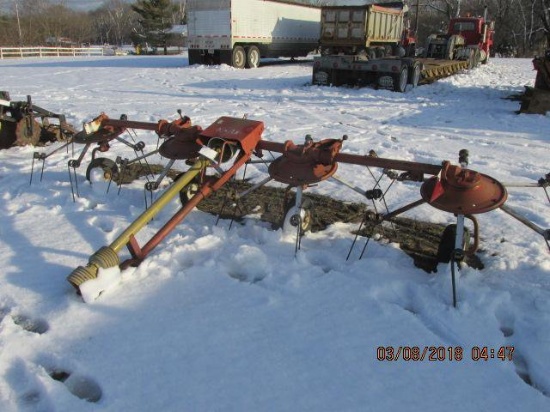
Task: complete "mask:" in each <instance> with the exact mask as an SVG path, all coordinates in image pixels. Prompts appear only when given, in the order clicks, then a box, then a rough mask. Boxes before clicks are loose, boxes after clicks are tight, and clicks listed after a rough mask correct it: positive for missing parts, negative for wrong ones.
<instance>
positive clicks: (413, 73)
mask: <svg viewBox="0 0 550 412" xmlns="http://www.w3.org/2000/svg"><path fill="white" fill-rule="evenodd" d="M420 76H421V68H420V65H419V64H418V63H413V65H412V66H411V67H409V78H408V83H409V84H410V85H411V86H412V87H413V88H414V87H417V86H418V83H419V82H420Z"/></svg>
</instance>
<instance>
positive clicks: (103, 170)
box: [86, 157, 118, 184]
mask: <svg viewBox="0 0 550 412" xmlns="http://www.w3.org/2000/svg"><path fill="white" fill-rule="evenodd" d="M117 175H118V166H117V165H116V163H115V162H113V161H112V160H111V159H107V158H106V157H96V158H95V159H93V160H92V161H91V162H90V164H89V165H88V168H87V169H86V180H88V181H89V182H90V183H92V184H93V183H94V182H102V181H103V182H106V181H111V180H115V178H116V177H117Z"/></svg>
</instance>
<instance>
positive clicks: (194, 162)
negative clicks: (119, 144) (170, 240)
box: [67, 113, 550, 306]
mask: <svg viewBox="0 0 550 412" xmlns="http://www.w3.org/2000/svg"><path fill="white" fill-rule="evenodd" d="M130 128H133V129H143V130H150V131H154V132H155V133H156V134H157V135H158V136H159V137H160V136H162V137H163V139H164V141H163V143H162V144H161V145H160V147H159V148H158V153H159V154H160V155H161V156H162V157H164V158H166V159H168V165H167V168H168V167H170V166H171V165H172V164H173V162H174V161H176V160H184V161H185V163H186V164H188V165H189V169H188V170H187V171H186V172H185V173H182V174H181V175H180V176H178V177H177V178H176V179H174V182H173V183H172V184H171V185H170V186H169V187H168V188H167V189H165V190H164V191H163V192H162V194H161V195H160V196H159V197H158V198H157V200H155V201H154V202H153V203H152V204H151V206H150V207H148V208H147V209H146V210H145V211H144V212H143V213H142V214H141V215H140V216H139V217H138V218H137V219H136V220H135V221H134V222H133V223H131V224H130V226H128V227H127V228H126V229H125V230H124V231H123V232H122V233H121V234H120V235H119V236H118V237H117V238H116V239H115V240H114V241H113V242H112V243H111V244H110V245H108V246H103V247H101V248H100V249H99V250H97V251H96V252H95V253H94V254H93V255H92V256H91V257H90V258H89V261H88V263H87V265H86V266H79V267H77V268H76V269H75V270H74V271H73V272H72V273H71V274H70V275H69V276H68V278H67V280H68V281H69V283H70V284H71V285H73V286H74V287H75V288H76V289H77V291H79V292H80V288H81V286H82V285H83V284H84V283H85V282H87V281H89V280H92V279H96V278H97V277H98V272H99V270H100V269H109V268H112V267H117V266H118V267H120V268H122V269H124V268H127V267H129V266H138V265H139V264H140V263H141V262H142V261H143V260H144V259H145V258H146V257H147V255H148V254H149V253H151V251H152V250H153V249H154V248H155V247H156V246H158V245H159V244H160V243H161V242H162V240H163V239H164V238H165V237H166V236H167V235H168V234H169V233H170V232H171V231H172V230H173V229H174V228H175V227H176V226H177V225H178V224H179V223H180V222H181V221H182V220H183V219H184V218H185V217H186V216H187V215H188V214H189V213H190V212H191V211H192V210H193V208H195V207H196V206H197V205H198V204H199V203H200V202H201V201H202V200H204V199H206V198H207V197H209V196H210V195H212V194H213V193H215V192H216V191H218V190H219V189H220V188H222V187H223V186H224V185H226V184H227V183H228V182H229V181H230V180H231V179H233V178H234V177H235V175H236V173H237V171H238V170H240V169H241V168H243V167H245V166H246V165H247V164H248V163H251V162H265V163H267V164H269V167H268V176H267V177H266V178H265V179H264V180H262V181H260V182H259V183H257V184H256V185H254V186H252V187H250V188H248V189H247V190H246V191H244V192H242V193H237V194H233V200H238V199H239V198H243V197H244V196H246V195H248V194H249V193H251V192H252V191H254V190H256V189H258V188H259V187H261V186H263V185H265V184H267V183H268V182H270V181H276V182H279V183H283V184H286V185H288V188H290V189H294V190H295V193H294V195H293V197H292V200H291V204H290V205H289V207H287V208H286V211H285V213H286V215H285V222H289V224H290V225H291V226H292V227H295V229H296V250H298V249H299V248H300V239H301V236H302V235H303V234H304V232H305V231H306V230H308V229H309V228H310V227H311V225H310V223H311V213H312V211H311V209H310V208H309V206H308V202H307V199H306V198H305V196H304V190H305V189H306V188H307V187H309V186H311V185H316V184H319V183H320V182H322V181H325V180H327V179H329V178H330V179H333V180H336V181H338V182H340V183H342V184H344V185H346V186H348V187H349V188H350V189H352V190H354V191H356V192H359V193H360V194H361V195H363V196H365V198H366V199H370V200H374V199H381V200H384V196H385V195H386V192H387V190H386V191H383V190H382V188H381V186H380V179H378V180H377V181H376V183H375V184H374V187H372V188H368V189H361V188H358V187H355V186H353V185H351V184H349V183H347V182H345V181H343V180H342V179H340V178H339V177H338V176H337V175H336V171H337V169H338V164H340V163H342V164H351V165H357V166H363V167H366V168H369V169H370V168H379V169H381V170H382V173H381V177H382V176H384V177H387V178H389V179H390V180H391V183H390V186H391V184H393V182H398V181H412V182H417V183H418V184H419V185H420V198H419V199H418V200H416V201H414V202H412V203H409V204H406V205H403V206H401V207H399V208H397V209H394V210H392V211H390V210H389V209H387V208H386V209H387V210H386V213H376V216H375V219H376V220H377V221H378V222H380V223H382V222H385V221H390V220H391V219H393V218H394V217H396V216H398V215H400V214H402V213H404V212H406V211H409V210H411V209H413V208H415V207H418V206H420V205H422V204H428V205H430V206H432V207H434V208H436V209H439V210H442V211H444V212H448V213H451V214H453V215H455V216H456V224H453V225H449V226H448V227H447V229H446V230H445V232H444V235H443V238H442V239H441V246H442V249H443V250H445V251H446V252H445V255H446V256H444V257H443V258H444V260H443V261H447V262H451V268H452V270H451V273H452V285H453V305H454V306H456V303H457V296H456V283H455V268H456V269H460V262H461V261H462V260H463V258H464V256H465V255H467V254H473V253H474V252H475V251H476V249H477V247H478V243H479V225H478V223H477V220H476V218H475V215H477V214H480V213H486V212H490V211H492V210H495V209H501V210H502V211H504V212H506V213H507V214H509V215H510V216H512V217H513V218H515V219H517V220H519V221H520V222H522V223H523V224H524V225H526V226H527V227H529V228H530V229H532V230H533V231H535V232H536V233H538V234H539V235H541V236H542V237H543V239H544V240H545V242H546V244H547V245H548V248H549V249H550V230H549V229H544V228H542V227H539V226H538V225H536V224H535V223H533V222H531V221H529V220H528V219H527V218H526V217H524V216H522V215H521V214H519V213H517V212H516V211H514V210H513V209H512V208H510V207H508V206H507V205H506V204H505V202H506V200H507V196H508V194H507V190H506V187H505V185H503V184H502V183H500V182H499V181H497V180H496V179H494V178H492V177H490V176H487V175H485V174H482V173H479V172H476V171H473V170H470V169H468V168H467V166H468V152H467V151H466V150H462V151H461V152H460V153H459V164H458V165H454V164H451V162H449V161H443V162H442V163H441V164H439V165H436V164H428V163H418V162H410V161H403V160H395V159H388V158H381V157H377V156H376V154H375V153H370V154H369V155H355V154H349V153H345V152H343V151H342V150H341V149H342V146H343V143H344V141H345V140H346V139H347V137H346V136H343V137H342V138H341V139H324V140H320V141H314V139H312V138H311V137H310V136H309V135H307V136H306V138H305V141H304V142H303V143H301V144H295V143H294V142H292V141H290V140H288V141H286V142H284V143H278V142H271V141H266V140H263V139H262V133H263V131H264V124H263V122H261V121H257V120H250V119H247V118H234V117H220V118H218V119H217V120H216V121H215V122H214V123H212V124H211V125H210V126H208V127H206V128H205V129H203V128H201V127H200V126H196V125H192V124H191V121H190V119H189V118H188V117H183V116H181V113H180V118H179V119H177V120H175V121H172V122H168V121H166V120H160V121H158V122H157V123H147V122H135V121H130V120H127V119H125V118H123V119H117V120H115V119H110V118H109V117H108V116H107V115H105V114H101V115H100V116H99V117H97V118H96V119H94V120H93V121H92V122H90V123H88V124H86V125H85V127H84V130H83V131H81V132H80V137H81V138H82V139H87V140H92V141H93V140H94V139H98V138H99V137H101V138H108V139H113V138H116V137H118V136H119V135H120V134H122V133H123V132H124V131H125V130H127V129H130ZM265 152H270V153H271V154H278V156H273V158H274V160H272V161H267V160H265V159H264V154H265ZM253 157H254V158H256V160H253ZM369 171H370V170H369ZM163 173H164V174H165V172H163ZM371 174H372V173H371ZM549 184H550V174H547V175H545V176H544V177H542V178H541V179H540V180H538V181H537V182H533V183H528V184H521V185H520V186H524V187H540V188H543V189H544V191H545V193H546V197H547V199H548V201H549V202H550V197H549V195H548V192H547V187H548V185H549ZM514 186H518V185H514ZM388 189H389V187H388ZM178 196H179V198H180V201H181V204H182V206H181V208H180V209H179V210H178V211H177V212H176V213H175V214H174V215H173V216H171V217H170V218H169V219H168V221H166V222H165V223H164V225H163V226H162V227H161V228H160V229H159V230H158V231H157V232H156V233H155V234H154V235H153V236H152V237H151V238H150V239H149V240H147V241H146V242H145V243H144V244H139V243H138V241H137V240H136V237H135V236H136V234H137V233H138V232H139V231H140V230H141V229H142V228H143V227H144V226H145V225H147V223H148V222H150V221H151V219H153V218H154V217H155V216H156V215H158V213H159V212H160V211H161V210H162V209H163V208H164V207H165V206H166V205H167V204H168V203H169V202H170V201H171V200H172V199H173V198H174V197H178ZM384 203H385V202H384ZM466 219H468V220H470V221H471V222H473V228H474V229H473V241H471V240H470V239H469V236H466V235H467V232H468V230H467V229H466V228H465V220H466ZM354 244H355V241H354ZM352 247H353V246H352ZM124 248H127V249H128V252H129V256H126V257H125V258H123V259H121V257H120V256H119V254H120V253H121V252H122V250H123V249H124ZM350 252H351V250H350ZM348 257H349V255H348Z"/></svg>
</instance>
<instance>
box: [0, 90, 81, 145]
mask: <svg viewBox="0 0 550 412" xmlns="http://www.w3.org/2000/svg"><path fill="white" fill-rule="evenodd" d="M51 119H56V121H57V123H50V120H51ZM73 133H74V129H73V127H72V126H71V125H69V124H68V123H67V122H66V120H65V116H64V115H62V114H58V113H53V112H50V111H49V110H46V109H43V108H41V107H39V106H36V105H34V104H33V102H32V99H31V96H27V100H24V101H12V100H11V99H10V94H9V93H8V92H6V91H0V149H8V148H10V147H12V146H27V145H32V146H36V145H39V144H44V143H47V142H52V141H57V140H66V139H69V138H70V137H71V136H72V135H73Z"/></svg>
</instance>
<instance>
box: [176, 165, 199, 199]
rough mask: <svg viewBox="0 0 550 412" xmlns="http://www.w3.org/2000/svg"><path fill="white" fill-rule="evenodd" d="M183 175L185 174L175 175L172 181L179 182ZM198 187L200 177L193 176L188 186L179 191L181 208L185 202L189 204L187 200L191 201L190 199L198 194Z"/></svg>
mask: <svg viewBox="0 0 550 412" xmlns="http://www.w3.org/2000/svg"><path fill="white" fill-rule="evenodd" d="M184 174H185V173H180V174H179V175H177V176H176V178H175V179H174V181H176V180H179V179H180V178H181V177H182V176H183V175H184ZM200 187H201V186H200V177H199V176H195V177H194V178H193V180H191V182H189V184H188V185H186V186H185V187H184V188H183V189H181V190H180V203H181V205H182V207H183V206H185V205H186V204H187V202H189V200H191V198H192V197H193V196H195V195H196V194H197V193H198V192H199V189H200Z"/></svg>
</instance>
